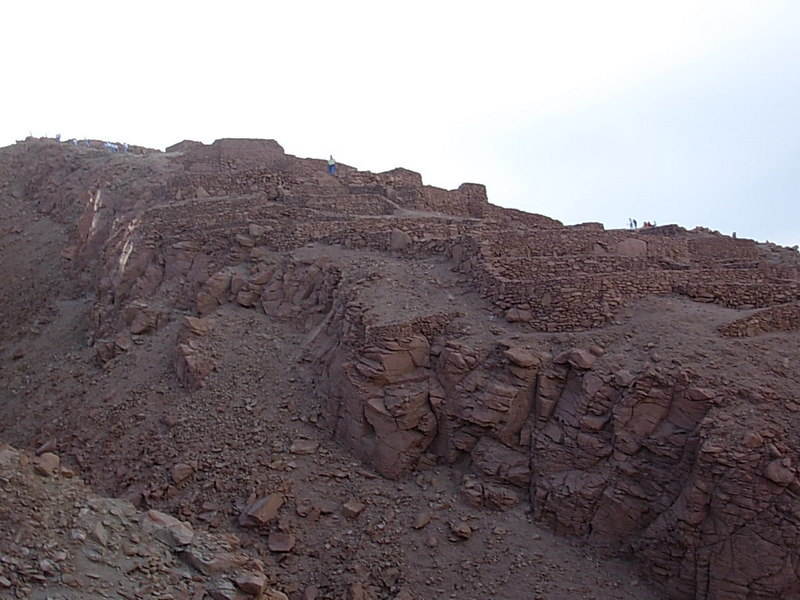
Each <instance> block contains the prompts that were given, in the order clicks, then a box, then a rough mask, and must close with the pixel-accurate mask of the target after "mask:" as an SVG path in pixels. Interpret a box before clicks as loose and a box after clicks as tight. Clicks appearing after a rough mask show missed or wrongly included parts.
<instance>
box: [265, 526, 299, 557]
mask: <svg viewBox="0 0 800 600" xmlns="http://www.w3.org/2000/svg"><path fill="white" fill-rule="evenodd" d="M294 544H295V537H294V535H292V534H291V533H289V532H286V531H273V532H271V533H270V534H269V539H268V541H267V547H268V548H269V549H270V552H291V551H292V548H294Z"/></svg>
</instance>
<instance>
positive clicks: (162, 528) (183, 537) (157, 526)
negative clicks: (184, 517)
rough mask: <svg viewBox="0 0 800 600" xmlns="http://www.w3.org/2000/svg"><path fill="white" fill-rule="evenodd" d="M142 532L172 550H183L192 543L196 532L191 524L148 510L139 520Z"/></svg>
mask: <svg viewBox="0 0 800 600" xmlns="http://www.w3.org/2000/svg"><path fill="white" fill-rule="evenodd" d="M139 525H140V526H141V528H142V531H144V532H145V533H148V534H150V535H152V536H153V537H155V538H156V539H158V540H159V541H161V542H163V543H165V544H166V545H168V546H170V547H171V548H176V549H177V548H183V547H185V546H188V545H189V544H191V543H192V540H193V539H194V530H193V529H192V526H191V525H190V524H189V523H186V522H184V521H179V520H178V519H176V518H175V517H173V516H171V515H168V514H166V513H162V512H160V511H157V510H148V511H147V512H146V513H144V514H142V516H141V517H140V519H139Z"/></svg>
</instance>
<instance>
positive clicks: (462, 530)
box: [450, 522, 473, 541]
mask: <svg viewBox="0 0 800 600" xmlns="http://www.w3.org/2000/svg"><path fill="white" fill-rule="evenodd" d="M450 531H451V533H452V534H453V535H452V536H451V537H450V539H451V541H464V540H468V539H469V538H471V537H472V533H473V532H472V527H470V526H469V525H467V524H466V523H463V522H458V523H453V524H452V525H451V526H450Z"/></svg>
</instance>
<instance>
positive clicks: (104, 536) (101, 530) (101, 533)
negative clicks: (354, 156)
mask: <svg viewBox="0 0 800 600" xmlns="http://www.w3.org/2000/svg"><path fill="white" fill-rule="evenodd" d="M91 537H92V539H93V540H94V541H95V542H97V543H98V544H100V545H101V546H103V547H105V546H108V530H107V529H106V528H105V526H104V525H103V522H102V521H98V522H97V524H96V525H95V526H94V529H92V532H91Z"/></svg>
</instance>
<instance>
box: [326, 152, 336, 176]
mask: <svg viewBox="0 0 800 600" xmlns="http://www.w3.org/2000/svg"><path fill="white" fill-rule="evenodd" d="M328 174H329V175H336V161H335V160H333V154H331V157H330V158H329V159H328Z"/></svg>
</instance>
